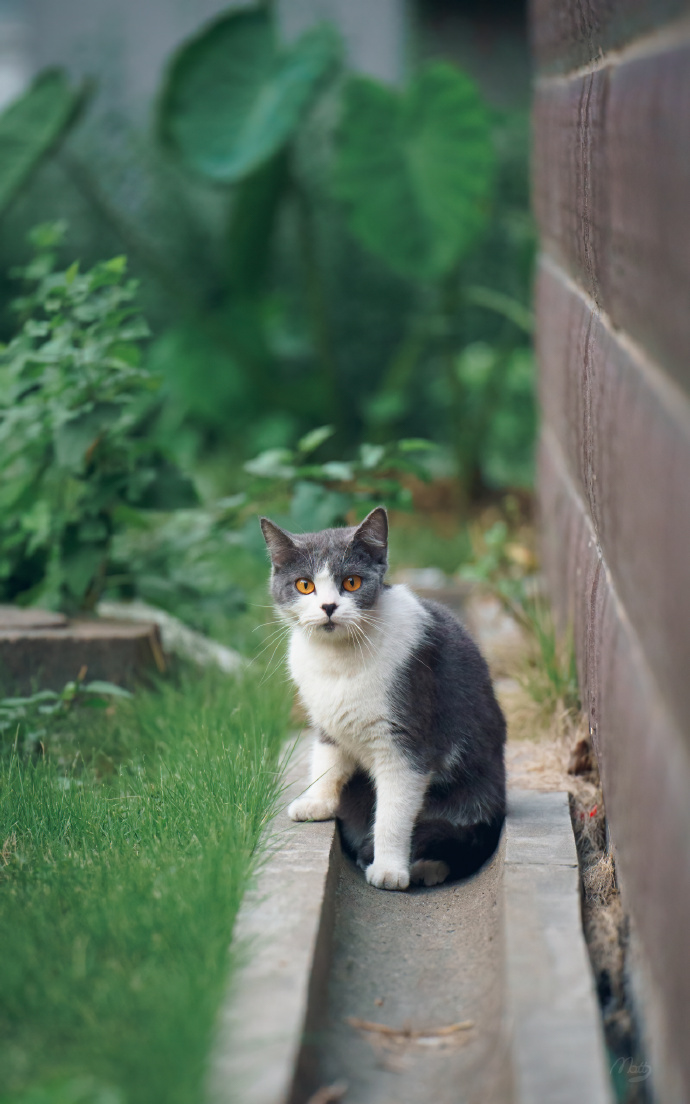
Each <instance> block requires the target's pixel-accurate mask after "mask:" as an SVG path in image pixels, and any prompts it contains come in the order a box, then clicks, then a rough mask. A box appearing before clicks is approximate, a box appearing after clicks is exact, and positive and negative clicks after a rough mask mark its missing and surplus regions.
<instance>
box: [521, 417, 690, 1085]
mask: <svg viewBox="0 0 690 1104" xmlns="http://www.w3.org/2000/svg"><path fill="white" fill-rule="evenodd" d="M539 474H540V508H541V514H542V533H543V549H542V551H543V561H544V567H545V571H546V575H547V579H548V582H549V589H550V592H551V595H552V597H553V600H554V603H555V604H556V606H557V607H558V608H559V609H560V612H561V616H562V617H564V618H565V617H567V616H568V611H574V613H575V618H574V633H575V643H576V649H577V655H578V668H579V671H580V679H581V685H582V693H583V703H584V706H585V708H586V711H587V713H588V715H589V718H590V724H591V727H592V730H593V740H594V744H595V747H596V750H597V756H598V759H599V764H600V768H601V775H602V783H603V788H604V795H605V800H606V813H607V820H608V825H609V829H610V832H611V838H612V841H613V844H614V847H615V853H616V868H617V872H618V875H619V881H620V885H621V888H622V891H623V897H624V904H625V906H626V908H627V909H628V910H629V911H630V913H631V915H632V917H633V920H634V923H635V926H636V930H637V933H638V936H639V939H640V941H641V943H642V946H643V950H644V954H645V958H646V960H647V963H648V965H649V968H650V971H651V975H652V978H653V983H654V990H655V993H656V994H657V1000H658V1003H659V1005H660V1007H661V1010H662V1016H663V1020H664V1024H665V1029H664V1030H665V1036H666V1037H665V1039H664V1040H663V1043H662V1046H663V1050H664V1052H665V1054H666V1057H667V1061H665V1062H664V1063H660V1064H659V1068H655V1069H653V1071H652V1076H653V1077H654V1080H655V1090H656V1094H657V1098H658V1099H660V1100H662V1099H663V1100H672V1099H673V1100H675V1099H678V1100H680V1099H684V1097H682V1096H678V1095H677V1094H676V1093H675V1092H673V1093H672V1092H670V1091H669V1092H666V1093H665V1092H664V1086H665V1085H678V1084H684V1085H685V1088H686V1091H687V1090H688V1089H690V1049H689V1048H688V1047H687V1039H686V1028H687V1019H688V1006H689V1002H690V956H688V954H687V917H688V916H689V915H690V852H689V849H688V840H689V839H690V802H689V801H688V797H687V795H688V792H690V749H689V747H688V742H687V728H686V732H685V734H683V733H682V732H681V731H680V729H679V727H678V724H677V723H676V721H675V719H674V717H673V715H672V713H671V711H670V710H669V709H668V708H667V702H666V701H665V698H664V694H663V692H662V691H661V689H660V688H659V686H658V684H657V682H656V679H655V678H654V676H653V674H652V672H651V671H650V669H649V666H648V664H647V662H646V660H645V657H644V653H643V652H642V651H641V649H640V646H639V642H638V640H637V638H636V635H635V632H634V631H633V629H632V627H631V625H630V622H629V620H628V618H627V616H626V611H625V610H624V609H623V608H622V607H621V606H620V604H619V602H618V600H617V597H616V594H615V593H614V589H613V587H612V583H611V572H610V570H609V565H608V564H607V563H606V561H605V560H604V559H603V558H602V555H601V549H600V547H599V545H598V543H597V539H596V534H595V532H594V529H593V527H592V525H591V521H590V519H589V517H588V513H587V509H586V506H585V503H584V501H583V500H582V499H581V498H580V496H579V495H578V493H577V491H576V489H575V486H574V484H573V483H572V482H571V480H570V476H569V474H568V471H567V465H566V461H565V458H564V457H563V455H562V453H561V450H560V446H559V444H558V442H557V440H556V438H555V436H554V434H553V433H552V432H551V430H549V429H548V428H547V429H546V430H545V432H544V433H543V436H542V442H541V448H540V458H539ZM686 725H687V722H686Z"/></svg>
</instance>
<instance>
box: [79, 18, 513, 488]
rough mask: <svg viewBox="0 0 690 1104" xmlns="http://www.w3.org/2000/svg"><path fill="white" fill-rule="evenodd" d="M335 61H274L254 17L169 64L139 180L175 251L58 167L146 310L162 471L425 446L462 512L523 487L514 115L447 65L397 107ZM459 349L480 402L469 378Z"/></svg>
mask: <svg viewBox="0 0 690 1104" xmlns="http://www.w3.org/2000/svg"><path fill="white" fill-rule="evenodd" d="M338 55H339V48H338V43H337V41H336V36H335V33H334V32H333V30H332V29H328V28H324V27H317V28H316V29H314V30H312V31H310V32H309V33H308V34H306V35H305V36H304V37H303V38H301V39H300V40H299V41H297V42H296V43H294V44H291V45H285V44H283V43H281V42H280V40H279V36H278V35H277V33H276V30H275V28H274V23H273V16H272V6H271V5H263V4H262V5H256V6H250V7H248V8H247V7H245V8H242V9H241V10H235V11H231V12H229V13H227V14H224V15H223V16H221V18H220V19H218V20H217V21H216V22H213V23H211V24H209V25H208V26H207V27H206V28H204V29H202V30H201V32H200V33H198V34H197V35H195V36H194V37H193V38H191V39H190V40H189V41H188V42H186V43H184V44H183V45H182V47H181V49H180V50H179V51H178V52H177V54H176V55H175V56H174V57H173V59H172V60H171V63H170V65H169V67H168V70H167V74H166V78H165V81H164V85H163V88H162V90H161V93H160V95H159V97H158V116H157V118H158V125H157V136H158V139H159V141H158V150H157V151H156V150H153V151H152V157H153V158H154V159H155V158H158V159H159V160H158V162H157V163H158V167H159V171H160V189H159V193H160V194H162V195H163V196H164V199H163V200H162V201H161V202H162V203H163V205H164V206H165V204H168V206H169V207H170V209H173V205H174V209H176V210H178V209H179V210H180V211H183V210H184V217H183V218H181V219H180V220H178V221H179V224H180V225H184V226H186V227H188V230H189V241H188V242H187V246H185V247H184V248H182V246H183V238H182V235H183V234H184V233H185V232H184V231H182V230H178V227H177V223H176V225H175V229H174V231H173V232H172V233H168V230H167V229H166V233H165V234H157V235H156V234H154V235H151V234H149V233H147V232H143V233H142V228H140V227H139V226H138V225H137V224H136V221H135V218H134V216H132V215H131V214H129V215H125V214H124V213H123V212H122V211H115V210H113V209H111V208H110V207H109V204H108V202H104V201H103V197H102V195H101V191H100V190H99V188H98V185H97V183H96V182H94V181H92V182H91V185H89V186H84V181H85V180H86V181H87V182H88V180H89V179H90V173H91V170H90V168H89V167H87V166H84V165H81V166H79V165H75V156H74V152H73V151H71V153H70V171H71V172H72V175H73V178H74V179H75V180H77V181H78V182H81V183H80V185H79V186H80V187H83V194H84V196H85V197H86V198H87V199H88V200H89V202H91V203H92V204H93V205H94V208H95V209H96V210H97V212H98V217H99V218H102V217H105V218H106V219H110V220H111V222H112V226H113V229H114V230H115V232H116V233H117V234H118V235H121V236H123V238H124V239H125V240H126V241H127V249H128V251H129V252H135V253H136V254H137V257H138V261H139V263H140V264H142V265H144V266H145V267H146V268H147V269H148V270H149V272H150V274H151V275H152V277H153V278H154V280H156V281H157V282H158V284H159V290H160V292H161V293H162V295H163V296H164V301H163V300H162V299H159V306H160V308H161V309H160V314H159V322H161V323H162V324H160V325H159V327H158V329H157V332H156V335H155V338H154V341H153V342H152V345H151V350H150V357H151V366H152V369H153V372H154V373H155V374H161V375H162V377H163V379H164V382H163V387H162V389H161V398H162V399H163V398H164V410H163V417H162V419H161V421H160V423H159V424H160V426H161V428H162V431H163V432H164V433H165V434H166V435H167V440H168V441H169V442H170V446H171V449H172V450H173V452H174V454H175V455H176V456H177V457H178V460H180V461H183V462H184V463H189V462H190V461H192V462H194V461H196V460H197V459H199V458H203V459H204V460H206V459H209V458H210V457H212V456H213V454H214V453H216V454H220V453H222V454H223V455H224V456H225V458H226V463H228V465H229V464H232V463H236V464H237V463H240V462H241V461H242V460H244V459H245V458H246V457H247V456H248V455H252V454H254V453H255V452H257V451H261V450H264V449H266V448H269V447H270V446H274V447H283V446H286V445H288V444H289V443H290V442H291V441H293V440H294V439H295V437H296V436H299V434H301V433H304V432H306V431H307V430H308V429H310V428H311V427H313V426H318V425H320V424H321V423H323V422H329V423H332V424H334V425H335V426H336V427H337V430H338V441H339V443H340V446H341V448H342V447H344V448H346V449H347V450H348V451H352V450H354V448H355V447H356V445H357V444H358V443H359V442H360V441H362V440H366V441H371V442H373V443H379V442H385V441H389V440H392V439H395V438H406V437H411V436H420V437H424V438H433V439H434V440H436V441H437V442H439V443H443V444H445V445H446V446H447V448H448V450H449V451H450V452H451V453H452V456H453V459H454V462H455V467H456V471H457V473H458V474H459V475H460V477H461V479H462V480H463V482H464V484H465V487H466V490H467V494H468V497H472V496H481V495H482V494H483V493H484V492H485V491H487V490H496V489H501V488H505V487H511V486H525V485H527V484H528V483H529V481H530V479H531V470H532V461H531V450H532V442H533V437H534V425H535V414H534V403H533V399H532V389H533V381H532V370H531V359H530V355H529V351H528V344H529V330H530V328H531V318H530V313H529V309H528V306H527V304H528V302H529V295H530V284H531V265H532V257H533V250H534V234H533V229H532V224H531V221H530V217H529V211H528V174H527V148H528V119H527V113H526V112H517V111H516V112H498V111H496V110H492V109H490V108H489V107H488V105H487V104H486V103H485V102H484V100H483V98H482V97H481V96H480V94H479V92H478V91H477V89H476V88H475V86H474V84H473V83H472V81H471V80H470V79H469V77H468V76H467V75H466V74H464V73H463V72H462V71H460V70H458V69H455V68H454V67H452V66H450V65H447V64H431V65H427V66H425V67H423V68H422V69H421V70H420V71H419V72H418V73H417V74H415V75H414V76H413V78H412V79H411V81H410V82H409V84H408V86H407V87H406V88H404V89H402V90H401V91H394V90H392V89H390V88H389V87H387V86H385V85H383V84H379V83H377V82H375V81H373V80H365V79H363V78H361V77H358V76H353V75H352V74H349V73H347V72H343V71H342V70H341V69H340V67H339V65H338ZM179 167H182V168H183V169H186V170H187V171H186V172H183V173H180V172H179V171H178V169H179ZM75 170H76V171H75ZM166 197H167V198H166ZM167 209H168V208H167V207H166V210H167ZM168 227H169V223H168ZM146 229H147V228H146ZM176 235H177V237H176ZM181 257H183V258H184V263H183V264H182V265H181V264H180V258H181ZM479 346H483V347H485V348H486V349H487V350H488V353H487V357H486V358H485V359H486V360H487V362H488V361H489V360H490V362H491V367H490V370H487V371H486V372H485V373H484V375H483V376H482V378H481V379H479V378H478V377H477V374H476V372H474V369H473V368H471V367H470V368H469V369H468V367H467V366H468V364H469V361H470V360H472V357H473V355H474V354H476V349H477V347H479ZM466 350H467V355H466V356H465V351H466ZM475 361H476V356H475ZM475 367H476V364H475ZM468 372H469V375H468ZM328 447H333V446H327V448H328ZM334 455H335V454H333V456H334ZM219 490H220V491H221V492H223V491H225V490H226V488H225V487H220V488H219Z"/></svg>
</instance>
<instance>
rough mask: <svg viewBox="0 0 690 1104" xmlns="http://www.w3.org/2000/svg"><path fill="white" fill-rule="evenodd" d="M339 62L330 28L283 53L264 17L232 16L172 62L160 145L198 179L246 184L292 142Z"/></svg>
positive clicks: (258, 12) (253, 13)
mask: <svg viewBox="0 0 690 1104" xmlns="http://www.w3.org/2000/svg"><path fill="white" fill-rule="evenodd" d="M337 56H338V41H337V38H336V36H335V35H334V33H333V32H332V31H330V29H329V28H328V27H317V28H315V29H314V30H311V31H308V32H307V33H306V34H304V35H303V36H302V38H300V39H299V41H298V42H296V43H295V44H294V45H293V46H290V47H288V48H283V49H281V48H280V47H279V46H278V43H277V41H276V36H275V32H274V29H273V25H272V23H271V20H270V18H269V16H268V14H267V12H266V11H265V10H263V9H261V8H250V9H247V10H239V11H230V12H228V13H227V14H226V15H223V16H221V18H220V19H218V20H216V21H215V22H214V23H212V24H211V25H210V26H209V27H207V28H205V29H204V30H202V32H201V33H200V34H199V35H198V36H197V37H195V38H193V39H192V40H191V41H189V42H186V43H185V44H184V46H183V47H182V49H181V50H180V51H179V53H178V54H177V56H176V57H175V58H174V60H173V62H172V64H171V66H170V69H169V72H168V76H167V79H166V84H165V88H164V91H163V96H162V100H161V105H160V113H159V125H160V131H161V136H162V139H163V141H164V142H165V143H166V144H167V145H168V146H169V147H170V148H171V149H172V150H173V151H174V152H175V153H176V154H177V155H178V156H179V157H180V158H181V160H182V161H183V163H184V164H185V165H187V166H188V167H189V168H191V169H193V170H194V171H195V172H197V173H199V174H200V175H201V176H203V177H205V178H207V179H209V180H214V181H215V182H217V183H219V184H234V183H237V182H238V181H241V180H244V179H245V178H246V177H247V176H248V175H249V174H251V173H253V172H254V171H255V170H256V169H258V168H260V167H261V166H262V165H263V164H265V162H266V161H268V160H269V159H270V158H271V157H273V156H274V155H275V154H277V153H279V152H280V150H281V149H282V148H283V147H284V146H285V145H286V143H287V142H288V141H289V140H290V139H291V138H292V136H293V134H294V133H295V131H296V129H297V127H298V126H299V123H300V122H301V119H302V116H303V114H304V111H305V109H306V108H307V107H308V106H309V104H310V102H311V100H312V99H313V97H314V94H315V92H316V91H317V89H318V86H319V83H320V82H321V81H322V79H323V78H324V76H326V75H327V74H328V72H329V71H330V70H331V69H332V67H333V64H334V62H335V61H336V59H337Z"/></svg>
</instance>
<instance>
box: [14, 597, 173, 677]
mask: <svg viewBox="0 0 690 1104" xmlns="http://www.w3.org/2000/svg"><path fill="white" fill-rule="evenodd" d="M82 669H85V671H86V675H85V677H86V681H87V682H92V681H93V680H95V679H103V680H105V681H106V682H114V683H117V685H118V686H132V685H133V684H134V682H135V681H136V680H137V679H140V678H143V677H145V676H146V675H147V674H148V675H151V674H154V673H155V672H159V673H160V672H163V671H164V670H165V659H164V656H163V649H162V647H161V642H160V636H159V633H158V628H157V627H156V625H153V624H147V623H140V624H132V623H128V622H123V621H105V620H102V619H98V618H92V619H90V620H87V619H77V620H74V621H68V620H67V618H64V617H62V616H61V615H60V614H51V613H45V612H44V611H40V610H39V611H37V610H23V611H20V610H16V609H15V608H14V607H11V606H4V607H0V694H4V695H6V696H10V695H12V696H16V695H24V694H31V693H32V692H33V691H34V690H62V689H63V687H64V686H65V684H66V683H67V682H70V681H72V680H73V679H76V678H77V676H78V675H79V673H80V671H82Z"/></svg>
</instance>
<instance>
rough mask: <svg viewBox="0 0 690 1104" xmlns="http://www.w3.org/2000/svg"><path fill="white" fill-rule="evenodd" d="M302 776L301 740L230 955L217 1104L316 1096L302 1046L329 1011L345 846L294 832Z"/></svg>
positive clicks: (323, 831)
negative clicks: (235, 959)
mask: <svg viewBox="0 0 690 1104" xmlns="http://www.w3.org/2000/svg"><path fill="white" fill-rule="evenodd" d="M306 776H307V764H306V747H305V741H300V743H299V744H298V745H297V748H296V749H295V752H294V753H293V755H292V757H291V761H290V765H289V768H288V772H287V778H286V783H287V785H286V789H285V792H284V794H283V797H282V799H281V811H280V812H279V814H278V815H277V817H276V819H275V820H274V822H273V824H272V825H271V845H270V850H269V854H268V857H267V859H266V861H265V862H264V864H263V866H262V869H261V871H260V873H259V877H258V880H257V884H256V886H255V887H254V888H253V889H252V890H251V891H250V892H249V893H248V894H247V897H246V898H245V900H244V902H243V904H242V907H241V909H240V914H239V916H238V919H237V924H236V928H235V933H234V940H233V952H234V953H236V954H238V955H239V956H240V959H241V963H242V964H241V966H240V968H239V970H238V971H237V973H236V975H235V978H234V981H233V984H232V986H231V989H230V991H229V993H228V997H227V1000H226V1002H225V1005H224V1007H223V1009H222V1013H221V1017H220V1020H219V1025H218V1032H217V1038H216V1043H215V1047H214V1051H213V1055H212V1060H211V1068H210V1076H209V1091H208V1097H209V1099H210V1100H211V1101H212V1102H213V1104H238V1102H240V1101H241V1102H242V1104H292V1102H293V1101H296V1100H302V1101H303V1100H306V1099H307V1098H308V1096H309V1095H310V1094H311V1092H312V1091H313V1088H314V1087H315V1086H314V1082H315V1074H314V1072H313V1066H312V1063H311V1056H310V1054H309V1050H308V1048H304V1049H303V1045H302V1044H303V1038H304V1036H305V1035H308V1034H309V1032H310V1030H311V1029H312V1027H313V1021H314V1019H315V1018H316V1019H318V1018H319V1017H320V1015H321V1014H322V1010H323V1007H324V1002H325V985H326V979H327V976H328V966H329V961H330V936H331V932H332V908H331V906H332V902H333V898H334V889H335V879H336V876H337V869H338V858H339V846H338V842H337V835H336V829H335V822H334V821H327V822H324V823H322V824H293V822H292V821H291V820H290V819H289V817H288V815H287V812H286V809H287V805H288V804H289V802H290V801H292V800H293V798H294V797H296V796H297V795H298V794H299V793H300V792H301V791H302V790H303V788H304V785H305V782H304V779H305V778H306Z"/></svg>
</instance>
